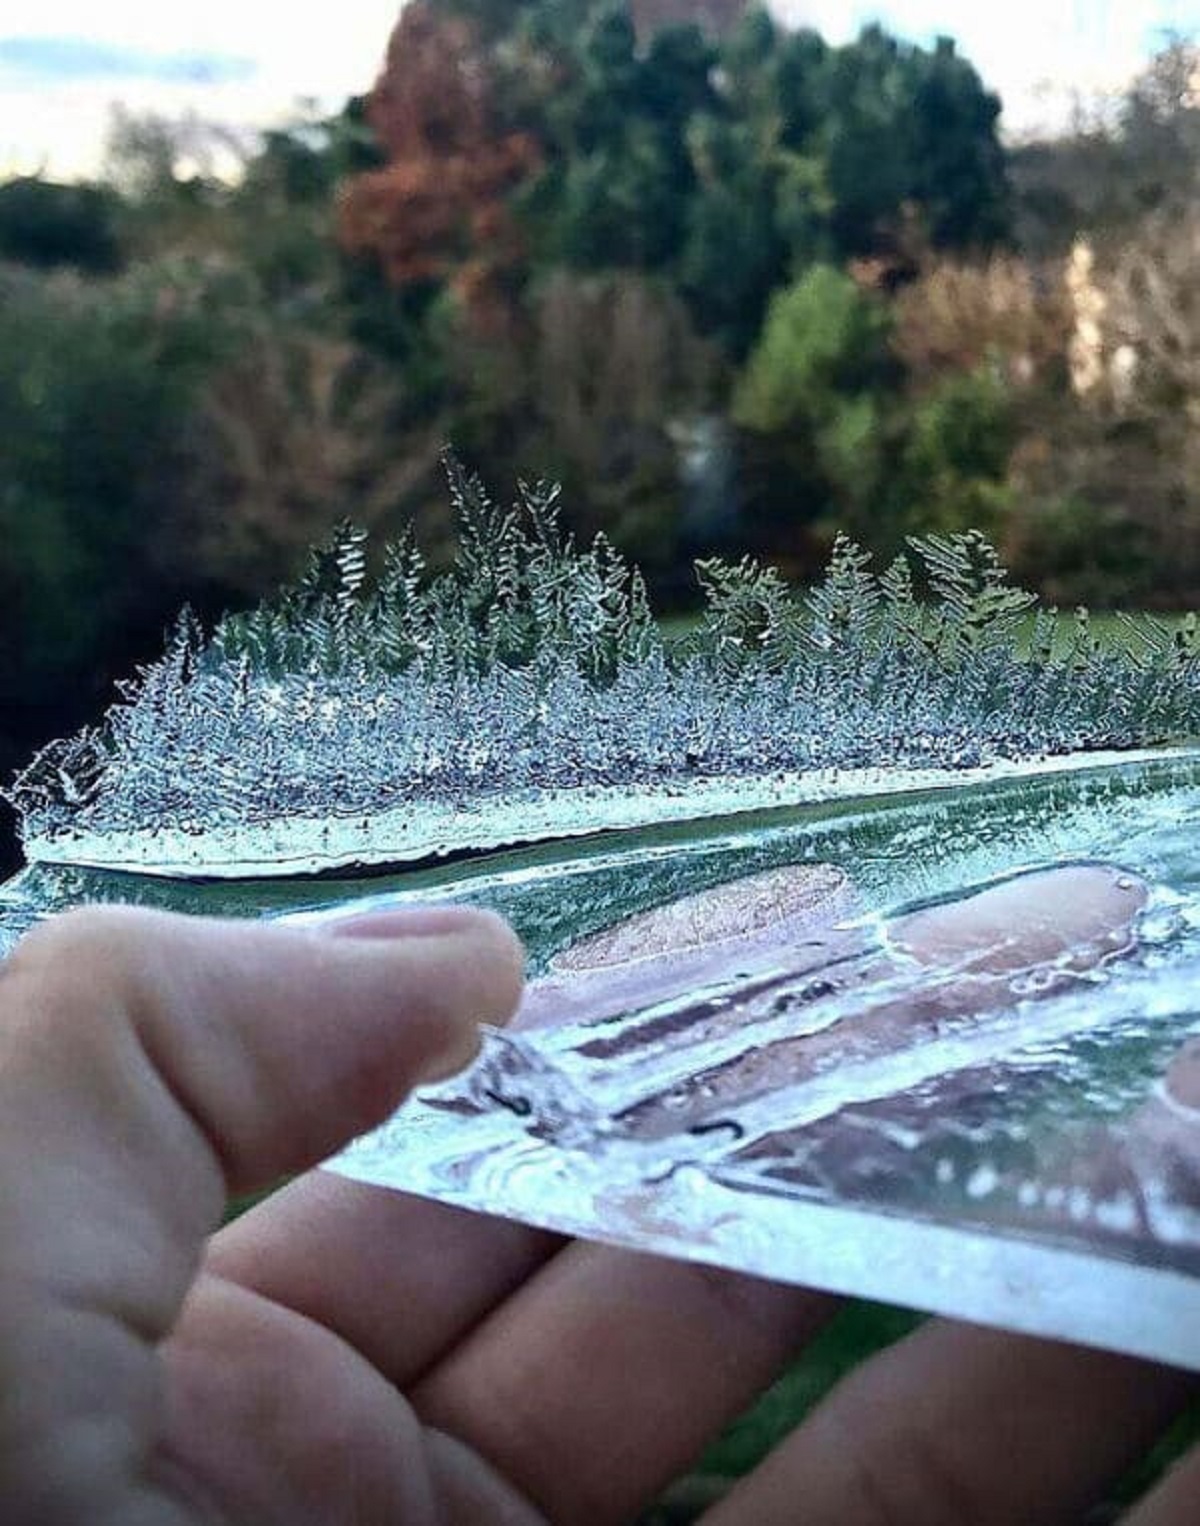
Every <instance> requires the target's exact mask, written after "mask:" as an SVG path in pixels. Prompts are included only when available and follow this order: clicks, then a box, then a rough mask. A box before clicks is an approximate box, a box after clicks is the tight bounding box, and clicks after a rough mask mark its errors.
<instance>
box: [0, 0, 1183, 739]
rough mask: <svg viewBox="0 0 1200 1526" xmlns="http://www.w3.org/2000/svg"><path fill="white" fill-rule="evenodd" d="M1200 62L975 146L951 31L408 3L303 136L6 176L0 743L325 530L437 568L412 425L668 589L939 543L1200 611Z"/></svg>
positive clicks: (1100, 594)
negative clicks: (1039, 131)
mask: <svg viewBox="0 0 1200 1526" xmlns="http://www.w3.org/2000/svg"><path fill="white" fill-rule="evenodd" d="M688 14H695V15H698V16H700V17H701V19H702V21H703V23H704V24H703V25H693V24H687V23H686V22H684V23H680V21H679V17H680V16H681V15H688ZM1197 83H1200V73H1198V72H1197V58H1196V55H1195V54H1194V53H1193V52H1192V50H1191V49H1190V48H1189V47H1187V46H1185V45H1184V44H1182V43H1177V44H1174V45H1172V46H1171V47H1169V48H1168V49H1166V51H1165V52H1164V53H1163V54H1162V55H1161V56H1160V57H1159V58H1158V59H1156V60H1155V62H1154V63H1153V65H1152V66H1151V68H1150V69H1149V70H1148V71H1147V73H1146V75H1145V76H1144V77H1143V78H1142V79H1140V80H1139V81H1137V82H1136V84H1135V85H1134V86H1133V87H1132V89H1131V91H1130V93H1129V94H1128V96H1127V97H1126V98H1125V99H1124V100H1122V101H1120V102H1116V103H1110V105H1109V106H1108V107H1107V108H1106V110H1105V111H1104V112H1103V113H1099V114H1097V115H1095V116H1094V118H1092V119H1089V120H1086V121H1085V120H1082V119H1081V121H1080V122H1079V123H1078V124H1077V126H1076V127H1075V128H1074V129H1072V130H1071V131H1070V132H1069V133H1067V134H1065V135H1063V136H1062V137H1061V138H1059V139H1056V140H1054V141H1051V142H1039V143H1035V144H1029V145H1026V146H1023V147H1020V148H1018V149H1014V150H1009V151H1006V150H1005V149H1004V148H1002V146H1001V144H1000V141H999V137H998V131H997V120H998V116H999V111H1000V103H999V101H998V100H997V99H996V98H995V97H994V96H993V95H991V94H989V93H988V92H987V91H986V90H985V88H984V87H983V85H982V84H981V81H980V79H979V77H978V75H977V74H976V72H975V70H974V69H973V67H972V66H971V65H970V63H969V62H967V61H966V60H965V59H963V58H962V57H961V56H960V55H959V54H958V53H957V52H956V50H955V48H954V47H953V45H952V44H951V43H949V42H943V43H939V44H938V45H937V46H936V47H934V48H932V49H924V48H918V47H914V46H910V45H908V44H904V43H901V42H898V41H897V40H895V39H893V38H891V37H889V36H887V35H886V34H885V33H884V32H882V31H881V30H879V29H878V28H872V29H869V30H867V31H865V32H864V33H863V34H862V35H861V37H860V38H859V39H858V40H857V41H856V42H854V43H852V44H849V45H847V46H844V47H831V46H829V45H827V44H826V43H825V42H823V41H822V39H821V38H820V37H819V36H817V35H816V34H815V33H813V32H810V31H800V32H792V31H788V30H786V29H784V28H782V27H781V26H780V25H778V24H777V23H775V22H773V21H772V20H771V19H769V17H768V16H767V15H766V13H765V12H762V11H758V10H754V9H751V10H749V11H747V10H746V7H745V6H744V5H743V4H742V3H740V0H708V3H707V4H696V5H692V6H688V5H686V4H682V3H670V0H661V3H658V4H653V3H651V0H643V3H642V4H634V5H632V7H626V6H624V5H620V4H614V3H612V0H521V3H516V0H410V3H409V4H408V5H407V6H406V7H405V8H404V10H403V12H402V14H401V17H400V20H399V21H398V23H397V26H396V29H395V32H394V34H393V36H392V38H391V41H390V44H389V46H388V49H387V56H386V60H385V63H384V66H383V69H382V72H381V75H380V78H379V80H378V82H377V84H376V86H375V88H374V90H373V91H372V92H371V93H370V94H369V95H368V96H366V97H363V98H361V99H356V100H354V101H351V102H349V103H348V105H347V106H346V108H345V110H344V111H343V112H341V113H340V114H339V115H337V116H336V117H335V118H333V119H317V118H313V119H308V120H302V121H298V122H297V124H296V125H295V126H294V127H293V128H291V129H289V130H286V131H279V132H273V133H268V134H266V135H265V136H264V137H263V138H262V139H261V140H258V141H255V142H253V143H250V144H246V143H242V142H239V141H238V140H236V139H235V138H233V137H232V136H231V135H230V134H228V133H226V132H224V131H222V130H221V129H220V128H218V127H215V126H213V125H211V124H204V123H201V122H195V121H189V122H182V123H178V122H175V123H166V122H158V121H148V120H134V119H128V118H125V119H120V120H118V121H117V122H116V124H115V127H114V133H113V141H112V146H111V152H110V158H109V167H108V171H107V173H106V175H105V177H104V178H103V180H102V181H101V182H100V183H97V184H94V185H59V184H55V183H52V182H50V181H49V180H47V179H44V178H40V177H33V178H22V179H17V180H12V181H10V182H9V183H7V184H5V185H0V716H2V717H3V719H2V720H0V733H2V734H3V737H2V739H0V767H3V766H5V765H7V764H8V763H11V762H15V761H17V758H18V757H19V756H20V755H21V754H22V753H24V752H25V751H26V750H27V749H28V748H29V747H30V746H32V745H33V744H34V743H35V742H36V741H38V740H39V739H40V738H42V737H43V736H45V735H47V734H49V733H51V732H53V731H55V730H59V729H62V728H64V727H67V726H73V725H74V724H76V723H77V721H78V720H79V719H80V718H81V717H82V716H83V715H85V714H89V713H93V712H94V711H95V710H97V709H98V708H99V706H100V705H101V703H102V702H104V701H105V700H106V699H107V698H108V697H109V694H110V685H111V679H112V676H113V675H114V674H115V673H119V672H120V671H121V670H123V669H126V668H127V667H128V666H129V665H130V663H131V662H133V661H135V660H136V659H137V658H138V657H139V656H141V655H147V654H149V653H150V652H152V651H153V650H155V649H156V647H157V646H158V643H159V639H160V635H161V631H162V628H163V625H164V623H165V622H166V620H167V619H168V618H169V616H170V615H171V614H172V613H173V611H174V609H175V608H176V607H177V605H178V604H179V603H181V602H182V601H184V600H188V601H190V602H191V603H192V604H193V605H195V606H197V607H198V608H199V609H200V610H201V612H208V611H214V610H216V609H217V608H219V607H223V606H229V605H234V604H239V603H245V602H247V601H249V600H251V599H253V598H255V597H257V596H258V595H260V594H261V593H263V592H265V591H267V590H269V589H270V588H271V587H272V586H273V585H274V584H276V583H277V582H279V581H280V580H281V579H283V578H285V577H287V576H288V575H289V574H290V573H291V572H292V571H293V570H294V569H295V566H296V563H297V560H298V558H299V555H300V553H301V552H302V550H303V549H304V548H305V547H306V546H307V545H308V544H310V543H311V542H312V541H313V540H314V539H317V538H320V537H321V536H322V535H324V534H325V532H326V531H327V530H328V529H329V528H330V527H331V526H332V525H333V523H335V522H336V521H337V520H338V519H340V518H341V517H343V516H344V515H347V514H349V515H351V516H353V517H354V518H355V519H357V520H359V521H361V522H363V523H365V524H367V525H369V526H371V527H374V528H378V529H380V530H382V531H384V532H395V531H396V530H398V529H399V528H400V527H401V526H402V525H403V524H404V523H405V522H407V521H410V520H413V519H415V520H416V521H417V522H418V529H419V531H420V533H421V535H422V537H423V539H424V541H425V543H426V545H427V546H429V547H430V548H431V549H432V550H433V553H434V555H435V557H436V556H437V555H438V554H439V552H440V553H442V554H444V553H445V552H446V551H447V550H448V544H447V543H448V537H449V533H450V531H449V517H448V513H447V509H446V498H445V493H444V489H443V485H442V481H441V475H440V469H439V464H438V462H439V454H440V451H441V449H442V447H443V445H444V444H445V443H446V442H448V441H452V442H454V444H455V445H456V447H457V448H458V450H459V451H460V453H461V454H462V455H463V456H464V457H465V458H466V459H467V461H468V462H469V463H470V464H471V465H472V466H474V467H477V468H478V469H480V470H481V471H482V472H483V473H484V475H485V476H486V477H487V478H488V479H489V480H491V481H492V482H493V483H495V484H496V485H497V487H498V488H499V489H501V490H503V488H504V487H505V485H506V484H509V483H511V482H512V481H513V480H514V479H515V478H517V477H519V476H531V475H538V476H540V475H550V476H556V477H559V478H561V479H562V480H563V482H564V484H565V486H566V489H567V493H566V501H567V504H568V508H569V513H570V515H571V516H572V519H573V523H574V525H575V526H576V527H577V529H578V530H579V531H580V533H581V534H584V535H588V534H590V533H592V532H594V531H595V530H597V529H601V528H603V529H604V530H605V531H606V532H607V533H608V534H609V535H610V536H611V537H612V538H613V539H614V540H615V541H616V542H617V543H618V544H620V545H621V546H622V547H623V548H624V549H626V550H628V551H629V552H631V553H632V554H633V555H634V556H636V557H637V558H638V559H639V560H640V561H641V562H642V563H643V565H644V566H645V568H646V571H647V574H648V576H649V578H650V580H651V583H652V585H653V586H654V589H655V591H656V593H657V595H658V597H659V600H660V602H662V601H665V602H667V603H671V602H676V603H678V602H680V601H682V600H684V599H685V598H686V597H687V596H688V591H689V589H690V587H691V574H690V563H691V560H692V558H693V557H694V556H696V555H697V554H703V553H705V552H708V551H711V550H714V549H718V550H720V549H724V550H728V549H730V548H737V549H748V550H752V551H755V552H757V553H759V554H761V555H764V556H766V557H768V558H770V559H772V560H774V561H776V562H778V563H779V564H781V565H782V566H784V567H785V569H786V570H787V571H788V573H789V574H790V575H792V576H795V577H798V578H805V577H807V576H809V575H811V574H813V573H815V571H816V570H817V569H818V567H819V565H820V563H821V562H822V560H823V558H824V555H825V551H826V549H827V547H828V544H829V542H830V540H831V538H832V535H833V533H834V531H835V530H837V529H839V528H843V529H848V530H849V531H850V532H851V533H852V534H854V535H855V536H856V537H858V538H860V539H861V540H862V541H863V542H864V544H866V545H867V546H869V547H871V548H874V549H877V550H878V551H880V552H881V553H884V554H886V553H888V552H890V551H891V550H893V549H894V548H895V547H896V546H897V545H898V543H899V542H900V541H901V540H902V538H903V537H904V536H905V535H907V534H910V533H913V532H920V531H926V530H930V529H938V530H948V529H960V528H967V527H972V526H975V527H979V528H982V529H984V530H986V531H988V532H989V533H990V534H991V535H993V536H994V537H995V538H996V539H997V540H998V542H999V543H1000V545H1001V547H1002V549H1003V551H1004V552H1005V554H1006V556H1007V558H1008V559H1009V560H1010V562H1012V563H1013V564H1014V566H1015V568H1016V571H1017V572H1018V573H1019V575H1020V576H1021V577H1022V578H1023V579H1025V580H1026V581H1027V582H1029V583H1031V584H1033V585H1035V586H1038V587H1040V588H1041V589H1042V590H1043V591H1044V592H1046V593H1047V594H1048V595H1050V596H1051V597H1052V598H1055V599H1059V600H1075V599H1079V598H1084V599H1087V600H1090V601H1091V602H1093V603H1098V604H1101V605H1104V604H1111V603H1114V602H1125V603H1135V604H1141V605H1158V606H1175V605H1179V604H1180V603H1183V602H1186V601H1188V600H1191V599H1194V598H1196V597H1197V596H1198V595H1200V473H1198V472H1197V471H1196V470H1195V469H1194V468H1195V467H1197V466H1200V284H1198V283H1197V281H1196V279H1195V271H1196V269H1197V260H1198V259H1200V109H1198V101H1197V97H1196V96H1195V94H1194V90H1195V87H1196V84H1197ZM231 151H232V152H236V153H237V154H238V156H239V157H240V160H241V163H242V173H241V175H240V176H239V177H234V178H232V179H231V178H229V177H227V176H225V175H218V174H217V173H216V171H215V168H214V167H215V166H216V165H218V164H222V163H227V162H228V159H229V155H230V153H231Z"/></svg>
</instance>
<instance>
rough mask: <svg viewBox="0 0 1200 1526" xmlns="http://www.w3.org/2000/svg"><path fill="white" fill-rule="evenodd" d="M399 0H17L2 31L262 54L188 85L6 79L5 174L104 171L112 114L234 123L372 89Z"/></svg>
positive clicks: (263, 120)
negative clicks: (282, 1) (219, 78)
mask: <svg viewBox="0 0 1200 1526" xmlns="http://www.w3.org/2000/svg"><path fill="white" fill-rule="evenodd" d="M399 12H400V0H338V3H337V4H336V5H334V6H329V7H322V6H313V7H291V8H289V9H288V10H282V9H281V8H280V7H278V6H275V5H262V4H258V5H255V4H253V3H246V0H205V3H204V4H203V5H189V6H148V5H146V3H145V0H106V3H105V4H104V6H103V7H99V6H97V5H96V3H95V0H45V3H41V4H39V3H36V0H6V3H5V4H4V6H3V9H2V12H0V16H2V19H0V35H3V36H9V37H14V36H22V37H32V36H51V35H52V36H55V37H79V38H89V39H94V40H96V41H97V42H103V43H104V44H106V45H109V46H111V47H113V48H129V49H136V50H139V51H144V52H147V53H155V54H164V53H175V52H179V53H213V54H219V55H221V56H229V55H233V56H236V57H239V58H249V59H252V60H254V61H255V62H256V63H257V65H258V69H257V72H256V74H255V75H254V78H253V79H251V80H245V81H240V82H226V83H218V84H212V85H200V84H197V85H189V84H186V83H172V82H168V81H155V80H146V79H130V80H117V79H110V80H79V81H75V82H72V83H69V84H67V83H63V84H59V85H52V86H51V85H45V86H35V85H30V84H28V83H24V84H23V83H21V82H19V81H17V80H15V79H9V80H8V81H7V82H6V81H5V80H4V79H2V78H0V175H3V174H4V173H6V172H7V173H13V172H15V171H16V172H19V171H26V172H27V171H31V170H35V169H38V168H41V167H44V168H45V169H46V170H47V171H48V172H49V173H51V174H56V175H79V174H89V173H94V172H95V170H96V169H97V168H98V166H99V164H100V162H101V159H102V156H103V148H104V142H105V138H106V135H107V131H108V121H109V114H110V110H111V107H112V105H113V104H114V102H117V101H119V102H120V103H121V104H122V105H124V106H126V107H127V108H129V109H130V110H132V111H136V112H142V111H154V112H159V113H162V114H164V115H167V116H182V115H184V114H186V113H187V112H189V111H192V112H196V113H198V114H199V115H201V116H204V117H208V118H212V119H214V120H216V121H220V122H222V123H227V124H229V125H232V126H234V127H249V126H269V125H272V124H276V123H278V122H280V121H282V120H285V119H286V118H287V117H288V116H289V115H291V114H292V113H293V111H294V109H295V106H296V103H297V102H298V101H300V100H302V99H307V98H311V99H315V100H317V101H319V102H320V103H321V105H322V106H327V107H330V108H333V107H336V106H338V105H340V104H342V102H344V101H345V100H346V98H347V97H348V96H350V95H353V94H356V93H359V92H361V91H363V90H366V89H368V88H369V87H370V85H371V83H372V81H373V80H374V78H375V75H376V73H377V71H378V69H379V65H380V62H381V61H382V58H383V53H384V49H385V48H386V46H387V40H388V36H389V34H390V32H391V29H392V27H393V25H394V24H395V21H396V17H397V16H398V15H399Z"/></svg>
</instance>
